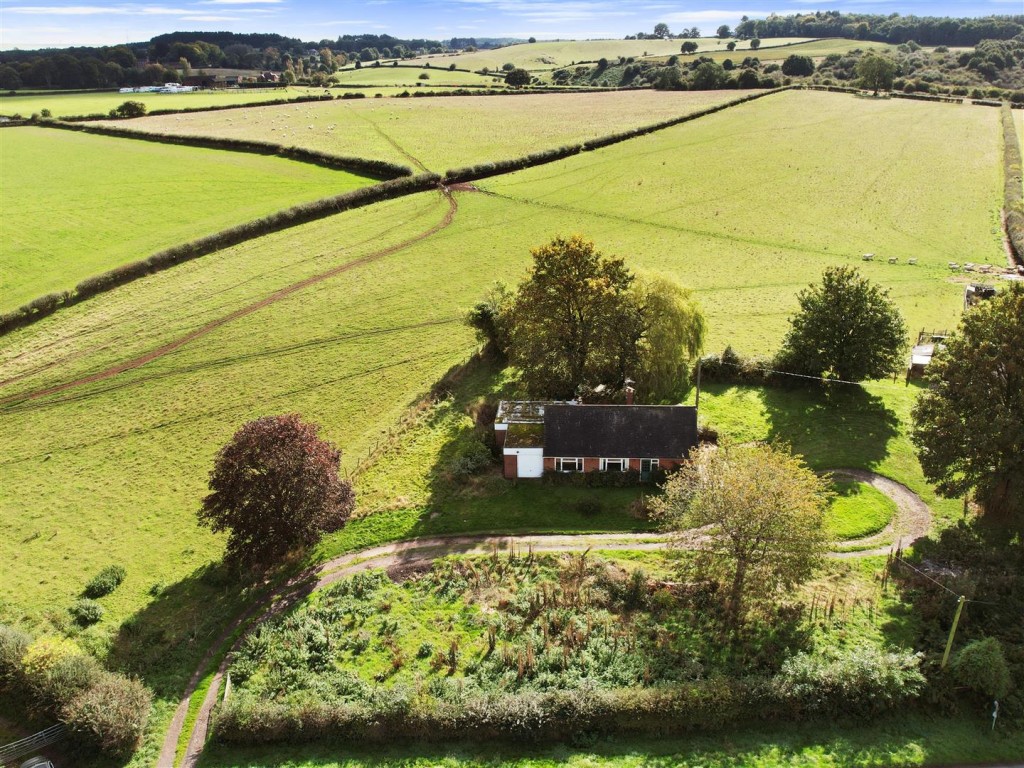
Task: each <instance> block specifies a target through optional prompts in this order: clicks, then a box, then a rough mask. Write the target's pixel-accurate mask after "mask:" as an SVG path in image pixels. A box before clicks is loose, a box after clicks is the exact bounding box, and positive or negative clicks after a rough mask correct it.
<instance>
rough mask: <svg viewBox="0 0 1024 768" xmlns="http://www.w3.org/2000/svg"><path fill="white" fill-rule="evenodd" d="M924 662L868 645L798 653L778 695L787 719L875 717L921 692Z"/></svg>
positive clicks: (779, 681) (777, 685)
mask: <svg viewBox="0 0 1024 768" xmlns="http://www.w3.org/2000/svg"><path fill="white" fill-rule="evenodd" d="M920 661H921V659H920V656H919V655H917V654H913V653H910V652H907V651H891V652H886V651H882V650H879V649H877V648H873V647H870V646H865V647H860V648H854V649H846V650H839V651H834V652H832V653H830V654H828V655H824V654H808V653H799V654H797V655H796V656H793V657H791V658H789V659H787V660H786V661H785V662H784V663H783V665H782V669H781V671H780V672H779V674H778V676H777V677H776V678H775V680H774V681H773V684H774V693H775V695H776V696H777V702H778V704H779V705H780V707H781V709H782V712H781V714H783V715H784V716H787V715H788V716H790V717H802V716H805V715H828V716H833V717H835V716H839V715H854V716H869V715H876V714H878V713H880V712H883V711H885V710H887V709H889V708H891V707H892V706H895V705H896V704H898V703H900V702H903V701H905V700H907V699H911V698H914V697H916V696H917V695H918V694H919V693H920V692H921V690H922V689H923V687H924V683H925V678H924V675H923V674H921V671H920V669H919V666H920Z"/></svg>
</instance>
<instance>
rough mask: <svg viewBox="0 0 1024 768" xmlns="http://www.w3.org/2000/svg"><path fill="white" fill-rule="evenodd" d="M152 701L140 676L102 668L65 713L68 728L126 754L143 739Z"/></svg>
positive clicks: (104, 749)
mask: <svg viewBox="0 0 1024 768" xmlns="http://www.w3.org/2000/svg"><path fill="white" fill-rule="evenodd" d="M152 703H153V700H152V695H151V694H150V692H149V691H148V690H146V688H145V686H143V685H142V683H140V682H139V681H138V680H131V679H129V678H127V677H124V676H122V675H115V674H113V673H111V672H102V673H100V674H99V676H98V679H97V680H96V681H95V683H94V684H93V685H91V686H90V687H89V688H87V689H85V690H83V691H82V692H81V693H79V694H78V695H77V696H76V697H75V698H74V699H72V700H71V701H70V702H68V703H67V704H66V705H65V706H64V707H63V710H62V713H61V714H62V719H63V720H64V722H65V723H66V724H67V726H68V730H70V731H71V733H73V734H74V735H75V736H76V737H77V738H78V739H79V740H80V741H82V742H83V743H85V744H86V745H89V746H93V747H96V748H98V749H99V750H100V751H102V752H103V753H105V754H107V755H111V756H125V755H130V754H131V753H132V752H133V751H134V750H135V748H136V747H138V745H139V742H140V741H141V740H142V734H143V732H144V730H145V727H146V721H147V720H148V719H149V711H150V709H151V708H152Z"/></svg>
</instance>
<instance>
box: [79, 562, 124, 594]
mask: <svg viewBox="0 0 1024 768" xmlns="http://www.w3.org/2000/svg"><path fill="white" fill-rule="evenodd" d="M125 575H126V571H125V569H124V567H123V566H120V565H108V566H107V567H106V568H104V569H103V570H102V571H100V572H99V573H97V574H96V575H95V576H93V577H92V579H91V580H90V581H89V583H88V584H86V585H85V596H86V597H92V598H97V597H103V596H104V595H109V594H110V593H111V592H113V591H114V590H115V589H117V588H118V587H119V586H120V585H121V582H122V581H124V577H125Z"/></svg>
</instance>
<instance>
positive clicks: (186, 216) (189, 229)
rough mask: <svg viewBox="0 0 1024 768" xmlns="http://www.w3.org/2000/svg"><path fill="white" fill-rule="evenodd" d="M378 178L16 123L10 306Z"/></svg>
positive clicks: (7, 274)
mask: <svg viewBox="0 0 1024 768" xmlns="http://www.w3.org/2000/svg"><path fill="white" fill-rule="evenodd" d="M371 183H374V182H373V180H371V179H367V178H364V177H360V176H356V175H354V174H350V173H346V172H342V171H335V170H329V169H326V168H320V167H317V166H314V165H310V164H307V163H296V162H292V161H290V160H284V159H280V158H273V157H262V156H258V155H251V154H244V153H241V152H220V151H215V150H207V149H191V148H186V147H175V146H170V145H166V144H156V143H152V142H146V141H126V140H124V139H113V138H108V137H105V136H90V135H87V134H83V133H72V132H69V131H59V130H48V129H43V128H15V129H7V130H5V131H4V133H3V141H2V143H0V209H2V210H3V215H4V218H5V220H6V221H7V226H6V228H5V229H6V231H5V235H4V241H3V246H2V247H0V257H2V258H0V312H2V311H7V310H10V309H13V308H14V307H17V306H20V305H21V304H23V303H25V302H27V301H30V300H31V299H34V298H37V297H39V296H42V295H43V294H45V293H49V292H51V291H62V290H70V289H72V288H73V287H74V286H75V284H76V283H78V282H79V281H80V280H82V279H83V278H86V277H89V276H90V275H95V274H97V273H99V272H103V271H105V270H107V269H111V268H112V267H115V266H117V265H119V264H123V263H125V262H129V261H134V260H136V259H142V258H145V257H147V256H149V255H150V254H152V253H154V252H156V251H158V250H161V249H163V248H167V247H169V246H172V245H177V244H179V243H183V242H186V241H188V240H193V239H195V238H198V237H201V236H203V235H207V234H211V233H213V232H217V231H218V230H221V229H224V228H226V227H229V226H232V225H235V224H241V223H242V222H245V221H249V220H251V219H255V218H257V217H259V216H265V215H266V214H268V213H271V212H273V211H277V210H281V209H282V208H287V207H289V206H292V205H295V204H297V203H300V202H305V201H309V200H315V199H317V198H321V197H327V196H328V195H336V194H340V193H342V192H345V191H348V190H352V189H356V188H357V187H360V186H364V185H366V184H371Z"/></svg>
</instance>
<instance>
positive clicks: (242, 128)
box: [122, 91, 736, 173]
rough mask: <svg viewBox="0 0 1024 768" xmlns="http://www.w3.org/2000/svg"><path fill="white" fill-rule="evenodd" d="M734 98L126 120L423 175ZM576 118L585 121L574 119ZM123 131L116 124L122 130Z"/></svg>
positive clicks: (492, 102)
mask: <svg viewBox="0 0 1024 768" xmlns="http://www.w3.org/2000/svg"><path fill="white" fill-rule="evenodd" d="M733 98H736V92H735V91H700V92H693V93H683V92H678V93H671V94H668V93H655V92H653V91H629V92H624V93H586V94H578V93H575V94H536V95H532V94H531V95H522V96H486V97H485V96H448V97H444V98H443V99H442V98H423V99H413V98H410V99H408V100H406V99H388V100H386V101H381V100H376V99H350V100H335V101H331V102H321V103H316V104H294V105H286V106H276V107H262V108H256V109H250V110H246V112H245V114H244V115H239V114H237V113H233V112H207V113H203V114H191V115H165V116H157V117H145V118H141V119H138V120H133V121H131V122H130V123H129V125H130V126H131V127H132V128H133V129H135V130H143V131H145V130H149V131H157V132H167V133H175V134H184V135H192V136H218V137H228V138H249V139H263V140H267V141H274V142H278V143H281V144H285V145H287V146H292V145H294V146H299V147H306V148H309V149H319V150H323V151H325V152H332V153H335V154H341V155H354V156H356V157H369V158H373V159H384V160H391V161H394V162H397V163H402V164H405V165H407V164H409V163H410V162H412V161H413V160H415V161H416V162H419V163H421V164H423V165H424V166H426V167H427V168H429V169H430V170H432V171H435V172H438V173H443V172H444V171H445V170H447V169H449V168H456V167H462V166H465V165H473V164H475V163H480V162H485V161H493V160H504V159H508V158H513V157H519V156H521V155H525V154H528V153H530V152H535V151H537V150H540V149H548V148H554V147H559V146H561V145H563V144H567V143H570V142H580V141H583V140H584V139H587V138H593V137H597V136H603V135H605V134H607V133H614V132H616V131H622V130H625V129H628V128H631V127H636V126H640V125H647V124H649V123H655V122H658V121H659V120H664V119H666V118H669V117H674V116H677V115H685V114H687V113H689V112H694V111H697V110H699V109H702V108H704V107H706V106H709V105H711V104H717V103H721V102H723V101H728V100H730V99H733ZM584 116H585V119H583V118H584ZM122 124H123V123H122Z"/></svg>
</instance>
